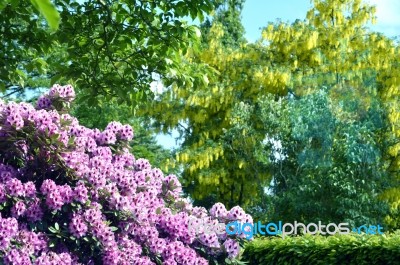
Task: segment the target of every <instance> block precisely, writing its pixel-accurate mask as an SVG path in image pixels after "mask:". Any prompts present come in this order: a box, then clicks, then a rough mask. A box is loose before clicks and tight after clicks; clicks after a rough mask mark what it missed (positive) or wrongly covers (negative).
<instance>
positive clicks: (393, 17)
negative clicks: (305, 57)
mask: <svg viewBox="0 0 400 265" xmlns="http://www.w3.org/2000/svg"><path fill="white" fill-rule="evenodd" d="M365 2H369V3H370V4H373V5H376V9H377V12H376V16H377V24H376V25H373V26H372V27H371V28H372V29H373V30H376V31H380V32H383V33H385V34H386V35H387V36H389V37H393V36H399V35H400V15H399V12H400V0H369V1H365ZM311 6H312V5H311V1H310V0H281V1H279V0H246V2H245V5H244V9H243V13H242V23H243V26H244V27H245V29H246V38H247V40H249V41H251V42H254V41H255V40H257V39H258V38H259V37H260V36H261V30H260V28H262V27H264V26H266V25H267V23H268V22H269V21H272V22H274V21H276V19H278V18H279V19H281V20H282V21H283V22H294V21H295V20H296V19H301V20H303V19H305V17H306V14H307V11H308V10H309V9H310V8H311ZM396 11H397V12H396Z"/></svg>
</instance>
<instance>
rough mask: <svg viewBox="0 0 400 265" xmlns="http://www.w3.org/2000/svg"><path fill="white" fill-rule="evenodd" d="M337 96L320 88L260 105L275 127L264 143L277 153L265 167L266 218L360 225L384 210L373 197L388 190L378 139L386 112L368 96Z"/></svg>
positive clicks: (353, 92)
mask: <svg viewBox="0 0 400 265" xmlns="http://www.w3.org/2000/svg"><path fill="white" fill-rule="evenodd" d="M340 92H341V96H340V98H339V99H337V98H334V97H332V94H333V91H332V90H331V91H329V90H326V89H325V90H324V89H322V90H320V91H319V92H316V93H313V94H310V95H307V96H304V97H301V98H294V97H289V98H288V99H287V100H285V101H282V102H280V103H272V102H271V100H270V99H268V98H266V99H264V100H262V103H261V105H262V106H263V107H262V109H261V112H260V116H261V117H262V119H263V120H264V123H265V126H271V124H273V125H275V126H274V127H275V130H274V131H273V132H274V133H273V134H272V135H273V136H271V137H273V138H270V139H271V141H267V142H265V143H264V145H265V146H266V148H267V150H271V149H275V152H274V153H272V154H271V155H270V160H271V162H272V163H269V165H270V166H271V170H272V172H273V182H272V185H271V193H272V195H271V196H272V198H271V200H272V204H273V205H274V211H273V213H272V214H271V215H270V216H268V217H269V218H270V219H273V220H282V221H283V222H294V221H300V222H304V223H310V222H316V221H321V222H322V223H326V224H327V223H331V222H335V223H340V222H348V223H350V224H351V225H353V226H355V225H358V226H359V225H363V224H376V223H382V222H383V218H384V216H385V214H387V213H388V212H387V210H388V207H387V204H386V203H385V202H383V201H381V200H379V197H378V195H379V193H380V192H382V191H383V190H384V189H385V188H387V187H388V185H389V181H388V174H387V173H386V167H385V164H384V159H383V152H384V148H383V146H382V145H381V143H380V142H379V141H380V136H381V135H382V134H383V132H384V131H385V129H386V126H385V116H384V110H383V108H382V106H380V105H381V103H380V102H379V100H378V99H377V98H376V97H374V95H373V94H367V95H364V97H360V96H359V95H357V92H356V90H353V89H351V88H347V89H342V90H341V91H340ZM366 97H368V99H369V100H370V104H369V105H368V106H365V105H364V104H363V101H362V100H365V98H366ZM277 146H278V147H279V148H278V147H277Z"/></svg>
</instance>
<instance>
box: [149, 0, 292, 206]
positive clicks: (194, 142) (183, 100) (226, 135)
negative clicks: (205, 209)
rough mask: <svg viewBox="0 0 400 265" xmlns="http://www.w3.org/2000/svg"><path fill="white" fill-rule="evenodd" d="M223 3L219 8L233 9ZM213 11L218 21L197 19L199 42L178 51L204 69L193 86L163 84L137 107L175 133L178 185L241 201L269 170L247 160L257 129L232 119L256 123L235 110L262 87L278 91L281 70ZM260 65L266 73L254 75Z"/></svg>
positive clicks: (260, 135) (207, 197)
mask: <svg viewBox="0 0 400 265" xmlns="http://www.w3.org/2000/svg"><path fill="white" fill-rule="evenodd" d="M228 3H229V4H231V5H235V4H236V3H237V2H235V1H228ZM227 6H229V5H227ZM240 6H241V5H237V6H236V7H237V8H240ZM231 8H232V6H229V7H227V8H226V9H220V10H219V12H221V13H222V14H228V15H229V14H230V15H232V14H236V15H237V14H240V13H234V12H233V11H232V9H231ZM235 12H237V11H235ZM228 15H227V16H228ZM218 17H219V18H221V21H219V20H218V19H216V20H215V21H213V23H212V25H211V27H209V25H208V24H206V25H205V28H206V31H205V36H204V40H205V41H204V42H203V44H202V47H201V48H200V49H199V50H194V49H192V50H190V51H189V53H188V54H187V55H186V57H185V59H186V62H187V66H186V67H187V68H188V69H193V71H198V68H199V67H200V68H205V71H207V72H208V75H204V76H203V80H201V81H202V82H195V83H194V86H193V87H192V86H180V85H179V84H173V85H172V86H170V87H167V88H166V91H165V92H164V93H162V94H161V95H159V96H158V99H156V100H155V101H154V102H153V103H152V104H150V105H148V106H146V107H145V113H146V115H150V116H151V117H153V118H154V119H155V121H156V122H155V125H156V126H157V127H158V128H159V129H160V130H162V131H169V130H172V129H177V130H178V131H179V132H181V135H182V138H183V143H182V147H181V148H180V150H179V151H178V153H177V154H176V160H175V161H171V164H174V163H175V164H177V165H178V164H179V165H183V172H182V178H183V185H184V186H185V187H186V190H187V191H188V192H189V193H190V195H191V197H192V198H194V199H195V201H197V202H200V203H203V204H204V205H208V204H211V203H212V202H213V201H215V200H218V201H223V202H225V203H227V204H228V205H233V204H240V205H243V206H245V205H247V204H248V203H249V202H251V201H252V200H253V198H254V197H256V196H258V195H259V194H260V192H262V191H263V188H264V187H265V186H267V185H268V184H269V181H270V176H271V175H270V173H269V171H268V170H267V168H266V166H265V165H264V164H262V163H260V162H259V161H258V160H256V159H255V155H256V152H255V150H256V149H257V146H258V145H259V143H260V142H261V141H262V140H263V139H264V138H265V132H264V131H263V130H259V131H258V132H257V133H254V134H248V133H247V131H246V130H247V129H246V128H245V127H243V126H237V121H238V120H240V119H246V120H248V121H249V124H248V126H250V125H251V126H256V127H257V126H258V125H261V122H259V119H258V117H257V116H255V115H252V111H251V109H249V110H247V111H246V114H244V115H242V113H241V112H240V111H239V109H240V108H241V107H242V106H244V105H243V104H244V103H245V102H255V101H256V99H257V98H258V97H259V96H260V95H261V94H264V93H266V92H274V93H277V94H278V93H283V91H284V90H285V89H286V83H287V82H288V78H289V74H288V73H287V72H286V71H281V70H280V69H276V68H273V67H271V65H272V62H270V61H268V60H266V57H265V56H264V54H263V53H261V52H260V51H259V48H260V47H258V46H256V45H249V44H246V43H245V42H244V41H242V39H241V38H242V37H243V36H240V35H239V37H240V38H239V39H235V38H234V36H237V34H236V33H238V31H235V29H234V28H231V29H226V28H225V27H226V25H224V24H223V23H221V22H222V21H223V19H222V18H224V17H225V16H223V15H221V14H220V15H217V18H218ZM236 18H237V19H239V18H240V16H237V17H236ZM224 28H225V30H224ZM241 32H242V31H241ZM231 33H233V34H231ZM233 40H234V41H233ZM232 41H233V42H235V41H236V43H235V45H231V44H232ZM264 72H266V73H268V77H266V78H263V79H261V78H259V77H260V74H261V73H264Z"/></svg>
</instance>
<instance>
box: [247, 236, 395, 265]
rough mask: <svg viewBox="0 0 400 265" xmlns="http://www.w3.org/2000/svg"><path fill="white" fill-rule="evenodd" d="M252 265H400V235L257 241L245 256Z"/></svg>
mask: <svg viewBox="0 0 400 265" xmlns="http://www.w3.org/2000/svg"><path fill="white" fill-rule="evenodd" d="M242 260H244V261H247V262H249V264H324V265H325V264H354V265H362V264H368V265H371V264H400V234H398V233H397V234H388V235H365V234H362V235H359V234H348V235H334V236H328V237H324V236H320V235H315V236H312V235H304V236H297V237H286V238H285V239H282V238H280V237H269V238H262V239H261V238H258V239H255V240H254V241H252V242H251V243H249V244H247V246H246V249H245V251H244V253H243V259H242Z"/></svg>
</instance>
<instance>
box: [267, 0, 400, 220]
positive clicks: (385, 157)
mask: <svg viewBox="0 0 400 265" xmlns="http://www.w3.org/2000/svg"><path fill="white" fill-rule="evenodd" d="M313 3H314V6H313V8H312V9H311V10H310V11H309V12H308V13H307V19H306V20H304V21H300V20H298V21H296V22H295V23H293V24H291V25H289V24H286V23H275V24H274V23H270V24H269V25H268V26H267V27H266V28H265V30H264V31H263V38H262V41H261V42H262V43H264V44H265V45H266V46H267V47H268V49H267V53H268V54H269V58H271V59H272V60H274V61H275V62H277V64H278V65H281V66H285V67H286V69H289V70H290V82H289V86H288V90H289V92H290V94H291V95H292V96H294V97H295V98H301V97H304V96H305V95H307V94H309V93H315V92H318V91H320V90H321V88H325V89H327V90H328V91H329V98H330V100H331V101H332V102H336V104H337V103H338V102H339V103H340V104H341V105H339V106H343V104H349V103H351V104H355V102H356V101H355V100H354V99H351V97H350V98H349V97H348V98H347V99H346V100H343V99H344V98H343V94H348V93H349V91H350V95H353V96H355V97H357V98H358V99H357V102H358V103H357V104H358V105H361V106H363V108H364V109H365V110H368V111H369V112H372V111H377V112H378V113H379V112H380V110H379V109H381V108H383V109H385V113H384V114H383V117H385V119H386V122H389V123H391V124H392V126H391V127H392V130H388V129H387V127H386V128H385V127H384V126H386V125H385V123H383V124H382V125H381V126H382V128H385V130H386V131H385V130H384V131H382V128H381V129H380V130H378V131H377V130H376V127H375V131H374V130H372V127H374V126H376V123H375V125H374V126H372V127H371V123H365V122H366V120H365V117H364V123H362V124H364V125H361V124H360V123H359V122H360V120H358V121H357V122H355V121H354V122H353V123H351V124H349V125H346V126H348V128H353V131H349V132H347V133H346V134H345V135H342V136H339V135H338V134H336V136H335V137H336V138H337V139H335V141H334V143H336V144H338V143H340V140H341V139H343V137H344V138H345V139H351V138H353V139H356V138H357V137H358V136H357V135H362V134H363V131H364V129H363V128H364V127H363V126H366V125H367V124H369V125H368V126H367V127H365V128H367V129H368V130H367V131H368V135H369V136H368V137H367V138H365V137H366V136H363V137H362V138H361V139H358V140H357V141H356V142H358V143H359V144H367V143H369V144H370V143H371V141H372V142H373V143H374V144H373V145H374V146H375V147H374V148H377V149H375V150H376V151H378V153H380V155H379V156H378V157H379V159H378V160H380V161H381V162H379V163H378V164H375V170H374V171H372V172H369V173H366V172H364V174H358V173H357V174H354V172H356V171H357V170H356V168H357V167H353V166H351V163H350V161H348V162H346V161H343V160H342V164H343V165H347V166H350V167H348V168H347V169H343V168H342V169H340V170H343V172H342V173H340V172H337V173H340V174H344V173H346V174H348V176H347V180H348V181H350V182H349V183H351V180H352V179H354V177H356V179H358V181H364V182H368V181H369V182H370V184H371V183H372V182H373V181H372V180H371V179H370V178H371V177H372V178H373V177H374V176H375V179H376V180H378V179H380V180H379V181H380V183H381V184H382V181H381V180H382V179H383V181H384V182H385V181H386V182H391V183H390V186H398V184H396V181H398V177H397V166H396V157H397V152H398V149H396V145H393V144H394V143H396V142H398V136H397V135H396V134H395V133H394V132H396V122H397V119H396V113H397V111H396V107H395V106H396V93H397V90H398V86H399V82H398V79H397V78H396V74H398V70H397V69H398V63H397V62H396V57H397V56H398V46H396V43H395V42H394V41H393V40H391V39H389V38H388V37H385V36H384V35H383V34H380V33H376V32H371V31H369V30H368V29H367V28H366V25H367V23H369V22H373V20H374V19H375V18H374V13H375V8H374V7H373V6H370V5H367V4H365V3H363V2H362V1H359V0H349V1H335V0H329V1H313ZM346 91H347V92H346ZM377 99H380V101H379V104H378V105H376V104H375V105H374V104H372V102H374V101H375V102H376V100H377ZM346 102H347V103H346ZM373 106H375V109H374V108H373ZM335 111H338V112H339V115H341V114H344V113H346V112H341V111H340V108H338V107H336V110H335ZM353 111H355V110H353ZM312 113H313V112H311V113H309V114H308V116H312ZM347 113H349V112H347ZM365 113H367V112H365ZM290 115H292V114H290ZM346 115H347V116H349V114H346ZM346 115H344V116H346ZM369 115H371V114H369ZM378 116H379V115H378ZM373 118H376V117H374V116H371V117H370V119H373ZM347 119H349V117H347ZM328 120H329V119H323V120H322V121H323V122H327V121H328ZM342 121H343V119H342ZM349 121H351V119H350V120H347V123H348V122H349ZM371 121H372V120H370V122H371ZM300 123H301V121H300ZM357 123H358V125H357ZM323 124H324V123H320V126H322V127H324V125H323ZM372 124H374V123H372ZM350 125H351V126H350ZM356 125H357V126H358V127H357V126H356ZM360 126H361V127H360ZM328 128H329V127H328ZM355 128H357V129H355ZM325 129H326V128H325V127H324V129H322V128H321V132H323V131H324V130H325ZM319 133H320V132H319ZM371 137H372V138H371ZM312 139H314V138H312ZM368 139H369V140H368ZM303 140H306V139H303ZM336 144H333V145H332V146H331V148H332V149H333V150H335V148H337V146H336ZM348 144H349V143H348ZM291 148H292V147H291ZM291 148H290V149H291ZM357 148H360V146H359V147H357ZM341 150H342V151H343V150H344V149H343V148H342V149H341ZM359 150H362V148H361V149H359ZM303 151H304V150H303ZM298 152H299V151H298ZM374 152H375V151H372V150H371V153H374ZM337 154H339V153H337ZM298 155H299V154H297V156H298ZM294 157H296V156H294ZM378 160H376V161H378ZM359 162H360V163H361V161H359ZM358 165H359V164H358ZM365 166H366V167H368V169H371V168H374V166H373V165H371V164H368V165H365ZM333 169H335V168H333ZM352 169H353V170H352ZM336 170H338V168H337V167H336ZM388 170H389V172H390V174H391V177H392V179H391V180H389V179H387V176H386V174H381V173H382V172H384V171H388ZM317 172H318V171H315V172H314V173H317ZM379 172H381V173H379ZM321 173H322V172H320V174H321ZM340 174H338V175H337V176H339V175H340ZM377 174H378V175H379V178H378V179H377V178H376V177H377V176H378V175H377ZM280 175H281V177H279V175H274V177H275V176H277V177H279V178H280V181H281V182H282V183H283V182H284V176H282V174H280ZM306 175H308V174H306ZM357 175H358V176H357ZM308 176H309V175H308ZM326 176H327V179H326V180H329V178H330V177H329V176H332V175H331V174H330V173H329V174H326ZM304 177H305V176H303V178H301V179H302V181H303V180H304V179H305V178H304ZM311 179H313V178H311ZM313 181H314V182H315V179H314V180H312V181H309V182H308V183H309V184H311V186H313V184H312V183H313ZM278 182H279V181H278ZM315 183H318V181H316V182H315ZM323 183H326V182H324V181H322V182H321V183H319V184H318V185H322V184H323ZM331 184H334V183H331ZM375 184H377V182H376V183H375ZM375 184H374V185H375ZM336 185H337V184H336ZM378 186H379V184H378ZM378 186H370V187H369V189H370V191H369V192H368V189H366V190H365V191H366V193H365V194H369V195H368V196H369V197H370V199H373V198H374V197H376V191H377V190H380V191H382V186H380V188H377V187H378ZM302 187H303V188H305V187H306V186H304V185H303V186H302ZM334 189H335V188H334V187H333V186H332V187H331V189H330V191H333V190H334ZM355 189H356V188H355ZM317 191H318V189H317V190H316V191H312V194H314V195H316V194H318V192H317ZM319 191H321V189H319ZM361 193H363V192H360V197H359V202H360V203H361V204H362V202H363V200H364V201H365V198H366V197H363V195H361ZM282 194H285V193H282ZM286 194H287V195H289V194H288V193H286ZM321 195H322V193H321ZM325 195H326V194H325ZM342 195H343V196H342V198H343V199H346V198H347V199H350V201H351V195H350V194H347V195H346V193H345V192H344V193H343V194H342ZM381 195H382V196H381V197H382V198H383V199H384V200H386V201H388V200H389V202H391V206H392V210H391V211H392V215H391V216H388V217H387V219H386V221H387V224H390V223H392V224H391V226H392V227H393V226H395V223H396V221H395V220H394V219H393V217H394V216H396V215H398V188H391V189H389V190H388V191H386V192H384V193H382V194H381ZM368 196H367V197H368ZM295 197H296V196H294V197H293V198H295ZM311 197H313V196H311ZM323 198H324V196H323V195H322V196H321V197H320V199H323ZM314 200H316V198H314ZM283 201H284V200H283ZM322 201H323V200H322ZM317 204H318V203H314V202H311V203H310V204H309V207H314V210H315V211H316V212H318V211H321V210H322V209H323V207H322V206H323V205H319V206H317ZM361 204H357V205H361ZM282 205H286V206H287V204H285V203H283V204H282ZM377 205H379V202H377ZM325 206H326V207H327V206H328V204H326V205H325ZM347 207H349V206H347ZM291 208H292V210H294V212H296V207H291ZM280 209H282V208H280ZM297 209H298V208H297ZM309 209H310V208H309ZM353 210H355V212H354V211H353ZM288 211H289V210H288ZM292 213H293V212H292ZM371 213H373V215H375V214H378V212H377V211H372V210H371ZM381 213H382V212H381ZM348 214H349V215H348V216H349V217H351V216H352V215H353V218H351V219H352V220H360V221H361V220H362V219H363V218H364V221H365V214H363V213H362V212H360V209H358V210H357V207H354V208H353V209H352V211H349V212H348ZM317 215H318V214H317ZM327 216H329V214H328V212H327ZM331 216H332V215H331ZM375 216H379V214H378V215H375Z"/></svg>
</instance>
